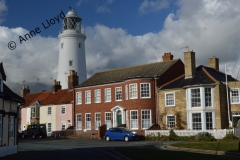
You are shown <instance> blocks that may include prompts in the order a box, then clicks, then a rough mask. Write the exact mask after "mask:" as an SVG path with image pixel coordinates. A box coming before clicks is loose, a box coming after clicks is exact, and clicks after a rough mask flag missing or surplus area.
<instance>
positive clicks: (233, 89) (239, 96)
mask: <svg viewBox="0 0 240 160" xmlns="http://www.w3.org/2000/svg"><path fill="white" fill-rule="evenodd" d="M233 91H237V92H238V96H233ZM230 93H231V104H238V103H240V94H239V88H232V89H231V90H230ZM233 98H238V102H237V101H234V102H233Z"/></svg>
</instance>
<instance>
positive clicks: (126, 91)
mask: <svg viewBox="0 0 240 160" xmlns="http://www.w3.org/2000/svg"><path fill="white" fill-rule="evenodd" d="M128 92H129V90H128V85H126V86H125V99H126V100H128Z"/></svg>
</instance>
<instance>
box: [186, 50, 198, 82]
mask: <svg viewBox="0 0 240 160" xmlns="http://www.w3.org/2000/svg"><path fill="white" fill-rule="evenodd" d="M184 68H185V79H186V78H192V77H193V76H194V74H195V70H196V60H195V52H193V50H191V51H188V52H184Z"/></svg>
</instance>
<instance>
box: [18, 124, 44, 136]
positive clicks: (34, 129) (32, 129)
mask: <svg viewBox="0 0 240 160" xmlns="http://www.w3.org/2000/svg"><path fill="white" fill-rule="evenodd" d="M40 136H41V137H42V138H46V137H47V130H46V124H32V125H29V126H28V127H27V129H26V130H25V131H23V132H22V138H26V137H32V138H33V139H35V138H38V137H40Z"/></svg>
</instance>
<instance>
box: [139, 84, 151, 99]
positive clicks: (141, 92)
mask: <svg viewBox="0 0 240 160" xmlns="http://www.w3.org/2000/svg"><path fill="white" fill-rule="evenodd" d="M145 85H148V87H149V90H143V88H144V86H145ZM142 86H143V87H142ZM144 89H145V88H144ZM144 92H145V93H144ZM147 92H148V93H147ZM143 94H149V96H143ZM140 97H141V98H151V85H150V83H140Z"/></svg>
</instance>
